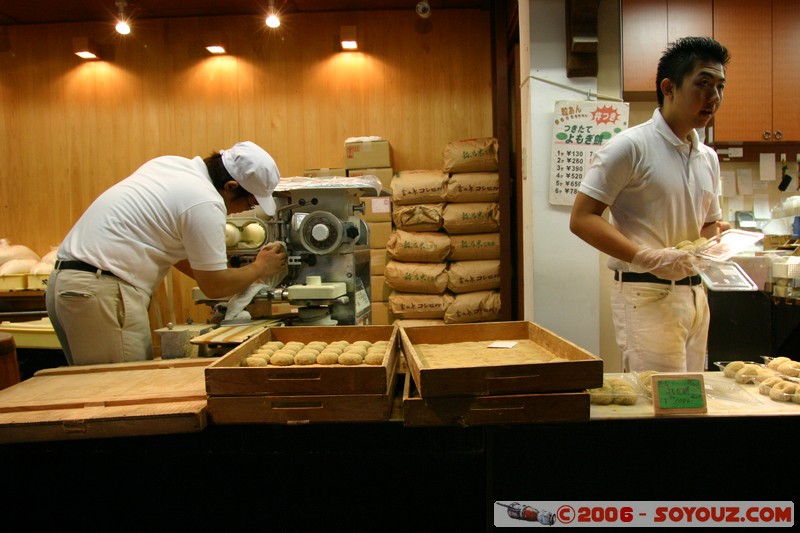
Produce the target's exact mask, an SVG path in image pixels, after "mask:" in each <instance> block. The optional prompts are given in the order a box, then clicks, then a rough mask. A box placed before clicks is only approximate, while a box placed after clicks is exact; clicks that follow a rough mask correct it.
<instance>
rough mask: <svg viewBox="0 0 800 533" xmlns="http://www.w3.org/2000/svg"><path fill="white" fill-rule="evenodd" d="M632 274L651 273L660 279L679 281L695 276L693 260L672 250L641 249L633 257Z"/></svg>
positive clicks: (695, 270)
mask: <svg viewBox="0 0 800 533" xmlns="http://www.w3.org/2000/svg"><path fill="white" fill-rule="evenodd" d="M631 266H632V267H633V269H632V270H633V271H634V272H651V273H653V274H655V275H656V276H658V277H659V278H662V279H669V280H679V279H683V278H685V277H687V276H694V275H695V274H697V266H696V265H695V258H694V256H693V255H692V254H690V253H689V252H684V251H682V250H676V249H674V248H661V249H659V250H653V249H651V248H642V249H640V250H639V251H638V252H636V255H634V256H633V260H632V261H631Z"/></svg>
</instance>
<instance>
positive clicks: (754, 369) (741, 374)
mask: <svg viewBox="0 0 800 533" xmlns="http://www.w3.org/2000/svg"><path fill="white" fill-rule="evenodd" d="M726 368H727V367H726ZM759 370H763V369H762V368H761V367H760V366H758V365H756V364H752V363H748V364H745V365H744V366H743V367H741V368H740V369H739V370H737V371H736V374H734V376H733V378H734V379H735V380H736V383H752V382H753V379H754V378H755V376H757V375H758V374H759Z"/></svg>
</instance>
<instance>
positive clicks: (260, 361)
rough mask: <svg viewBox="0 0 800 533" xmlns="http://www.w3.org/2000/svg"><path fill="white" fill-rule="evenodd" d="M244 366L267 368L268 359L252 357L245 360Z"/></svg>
mask: <svg viewBox="0 0 800 533" xmlns="http://www.w3.org/2000/svg"><path fill="white" fill-rule="evenodd" d="M244 366H267V359H266V358H264V357H258V356H256V355H251V356H249V357H247V358H246V359H245V360H244Z"/></svg>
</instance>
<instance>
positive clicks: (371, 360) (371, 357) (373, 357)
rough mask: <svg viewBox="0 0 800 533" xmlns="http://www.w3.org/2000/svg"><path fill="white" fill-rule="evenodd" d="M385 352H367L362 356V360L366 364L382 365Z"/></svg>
mask: <svg viewBox="0 0 800 533" xmlns="http://www.w3.org/2000/svg"><path fill="white" fill-rule="evenodd" d="M384 355H385V352H383V351H381V352H367V355H365V356H364V362H365V363H367V364H368V365H382V364H383V357H384Z"/></svg>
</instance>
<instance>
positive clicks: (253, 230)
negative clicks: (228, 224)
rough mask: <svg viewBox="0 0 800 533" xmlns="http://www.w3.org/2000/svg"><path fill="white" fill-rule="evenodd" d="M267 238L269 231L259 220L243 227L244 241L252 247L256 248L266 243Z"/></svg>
mask: <svg viewBox="0 0 800 533" xmlns="http://www.w3.org/2000/svg"><path fill="white" fill-rule="evenodd" d="M266 238H267V233H266V231H264V226H262V225H261V224H259V223H258V222H251V223H249V224H247V225H246V226H245V227H243V228H242V238H241V240H242V241H243V242H246V243H247V244H248V246H250V247H251V248H255V247H258V246H261V245H262V244H264V240H266Z"/></svg>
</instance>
